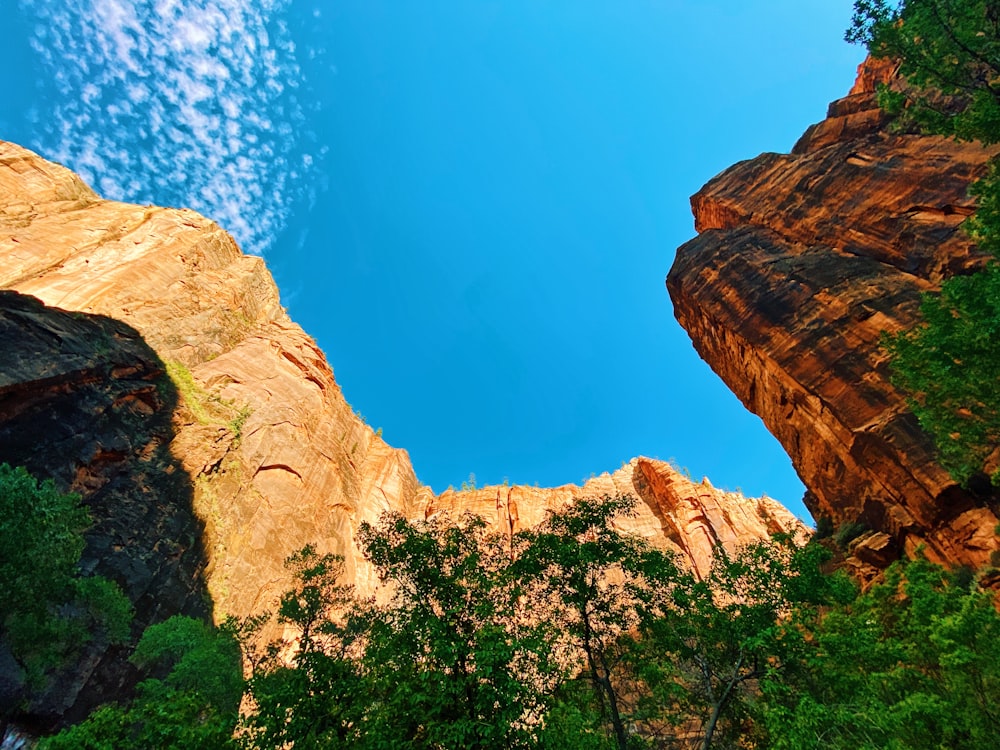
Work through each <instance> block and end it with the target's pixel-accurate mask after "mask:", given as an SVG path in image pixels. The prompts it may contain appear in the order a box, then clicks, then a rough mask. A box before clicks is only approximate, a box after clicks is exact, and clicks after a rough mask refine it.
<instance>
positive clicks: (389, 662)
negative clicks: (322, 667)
mask: <svg viewBox="0 0 1000 750" xmlns="http://www.w3.org/2000/svg"><path fill="white" fill-rule="evenodd" d="M359 540H360V542H361V546H362V549H363V550H364V551H365V554H366V556H367V557H368V559H369V560H370V561H371V563H372V564H373V565H374V566H375V568H376V570H377V571H378V573H379V577H380V579H381V580H382V581H383V582H387V583H390V584H391V585H392V588H393V591H394V592H395V594H394V598H393V601H392V602H391V603H390V604H389V605H388V606H386V607H374V608H372V609H371V612H370V617H371V628H372V629H371V631H370V636H369V639H368V643H367V649H366V653H365V656H364V664H365V670H366V674H367V675H368V676H369V678H370V679H371V681H372V688H373V690H374V695H375V696H377V697H376V703H375V706H373V711H372V713H371V714H370V718H369V722H368V739H369V741H370V742H373V743H374V746H376V747H380V746H384V747H400V748H403V747H405V748H484V749H485V748H494V747H506V748H522V747H532V746H533V743H534V734H535V728H536V726H537V722H538V719H539V717H540V716H541V715H542V713H543V711H544V698H545V695H546V693H547V692H548V691H549V690H551V687H552V685H553V681H554V678H556V677H557V676H558V673H557V668H556V666H555V665H554V664H553V663H552V645H551V644H552V627H551V624H550V623H548V622H545V621H539V620H538V619H537V618H536V617H532V616H531V613H530V601H529V600H528V599H527V598H526V594H527V592H526V590H525V588H524V583H523V581H521V580H519V579H518V578H517V577H516V576H512V575H511V574H510V572H511V571H510V561H511V557H512V555H514V554H515V550H514V548H513V547H512V546H511V540H510V539H509V538H508V537H507V536H505V535H493V534H488V533H487V532H486V526H485V523H484V522H483V521H482V519H480V518H478V517H475V516H464V517H463V518H462V519H461V520H460V521H459V522H457V523H453V522H451V521H450V520H449V519H447V518H446V517H436V518H433V519H430V520H428V521H424V522H420V523H412V522H409V521H406V520H405V519H403V518H402V517H400V516H398V515H392V514H389V515H386V516H384V517H383V518H382V519H381V520H380V522H379V524H378V525H377V526H372V525H368V524H365V525H363V526H362V528H361V531H360V533H359Z"/></svg>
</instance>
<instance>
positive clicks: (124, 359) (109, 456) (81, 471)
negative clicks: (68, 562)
mask: <svg viewBox="0 0 1000 750" xmlns="http://www.w3.org/2000/svg"><path fill="white" fill-rule="evenodd" d="M0 341H2V342H3V347H2V349H0V462H5V463H10V464H12V465H15V466H18V465H19V466H25V467H26V468H27V469H28V470H29V471H31V472H32V473H34V474H35V475H36V476H40V477H49V478H52V479H53V480H54V481H55V482H56V484H57V485H58V486H59V488H60V489H61V490H63V491H72V492H76V493H79V494H80V495H81V497H82V498H83V499H84V502H85V504H86V506H87V508H88V510H89V512H90V515H91V518H92V520H93V526H92V528H91V529H90V531H89V532H88V533H87V536H86V547H85V549H84V552H83V556H82V559H81V568H82V569H83V572H84V573H85V574H88V575H89V574H97V575H102V576H105V577H107V578H110V579H111V580H114V581H116V582H117V583H118V584H119V585H120V586H121V588H122V590H123V591H124V592H125V593H126V594H127V595H128V597H129V599H130V600H131V601H132V602H133V603H134V605H135V609H136V618H135V623H134V627H133V633H134V635H135V636H138V635H139V634H140V633H141V632H142V630H143V629H144V628H145V627H146V626H147V625H150V624H152V623H154V622H158V621H160V620H163V619H165V618H166V617H169V616H170V615H173V614H177V613H183V614H186V615H189V616H192V617H205V616H207V615H209V614H210V613H211V602H210V601H209V599H208V594H207V590H206V587H205V581H204V578H203V576H202V571H203V570H204V567H205V562H206V560H205V554H204V549H203V547H202V534H203V524H202V522H201V521H200V520H199V519H198V518H197V516H196V515H195V513H194V511H193V508H192V504H191V501H192V487H191V482H190V478H189V477H188V476H187V474H185V472H184V471H183V470H182V468H181V466H180V462H179V461H178V460H177V459H176V458H175V457H174V456H173V455H172V453H171V450H170V444H171V441H172V440H173V437H174V428H173V424H172V415H173V412H174V409H175V407H176V404H177V394H176V392H175V391H174V389H173V387H172V384H171V383H170V381H169V380H166V379H165V375H164V370H163V366H162V364H161V363H160V360H159V358H158V357H157V356H156V354H155V352H153V350H152V349H150V348H149V346H147V345H146V344H145V342H144V341H143V340H142V337H141V336H139V334H138V333H137V332H136V331H135V329H133V328H131V327H129V326H127V325H125V324H123V323H120V322H118V321H115V320H112V319H110V318H104V317H101V316H95V315H86V314H82V313H69V312H65V311H63V310H57V309H54V308H50V307H46V306H45V305H43V304H41V303H40V302H39V301H38V300H37V299H35V298H33V297H26V296H23V295H20V294H18V293H16V292H11V291H0ZM126 656H127V653H126V652H125V651H124V649H121V648H108V645H107V643H104V642H102V641H101V640H100V639H95V640H94V641H92V642H91V643H89V644H88V645H87V647H86V648H85V650H84V652H83V654H82V655H81V657H80V658H79V660H78V662H77V664H75V665H74V666H73V668H72V669H70V670H67V672H66V673H65V674H61V675H58V676H57V677H56V678H55V679H53V680H52V687H51V689H50V690H49V691H48V693H47V694H46V695H44V696H42V698H41V699H40V700H37V701H35V702H34V703H32V704H30V705H29V706H27V709H26V714H25V716H24V717H23V719H22V721H25V722H30V723H32V724H34V725H37V726H39V727H45V726H48V725H50V724H51V723H53V722H55V721H57V720H59V719H60V718H61V719H65V720H70V721H72V720H75V719H79V718H82V717H83V716H85V715H86V714H87V713H89V711H90V710H92V709H93V708H94V707H95V706H96V705H97V704H99V703H100V702H102V701H104V700H107V699H109V698H113V697H115V696H116V695H118V694H120V692H121V690H122V689H123V688H125V687H128V686H130V685H131V683H132V682H133V681H134V679H135V675H134V674H133V672H132V670H131V669H129V668H128V666H127V664H126V662H125V661H124V658H125V657H126ZM0 671H5V672H6V673H7V680H9V681H10V680H12V681H13V683H17V682H18V677H17V669H16V665H12V664H8V665H7V669H6V670H0ZM85 688H86V689H85ZM4 697H5V699H7V700H10V702H11V703H17V702H19V700H20V697H19V696H17V695H7V696H4Z"/></svg>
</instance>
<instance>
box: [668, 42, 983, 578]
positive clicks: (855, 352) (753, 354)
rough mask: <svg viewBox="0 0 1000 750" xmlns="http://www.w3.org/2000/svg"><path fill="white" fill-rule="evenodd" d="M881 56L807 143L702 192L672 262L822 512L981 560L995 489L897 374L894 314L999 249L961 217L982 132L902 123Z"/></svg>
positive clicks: (700, 343)
mask: <svg viewBox="0 0 1000 750" xmlns="http://www.w3.org/2000/svg"><path fill="white" fill-rule="evenodd" d="M893 75H894V71H893V69H892V66H890V65H887V64H886V63H874V62H872V61H868V62H866V63H865V64H863V65H862V66H861V67H860V68H859V75H858V80H857V83H856V84H855V87H854V88H853V89H852V90H851V93H850V94H849V95H848V96H847V97H845V98H844V99H841V100H839V101H836V102H834V103H833V104H831V105H830V109H829V113H828V116H827V119H826V120H824V121H823V122H821V123H819V124H818V125H814V126H813V127H811V128H810V129H809V130H808V131H807V132H806V133H805V135H803V137H802V138H801V139H800V140H799V142H798V143H797V144H796V145H795V147H794V149H793V150H792V153H791V154H762V155H761V156H759V157H757V158H756V159H752V160H749V161H745V162H741V163H739V164H736V165H735V166H733V167H731V168H730V169H728V170H726V171H725V172H723V173H722V174H720V175H719V176H717V177H715V178H714V179H713V180H711V181H710V182H709V183H708V184H707V185H705V186H704V187H703V188H702V189H701V190H700V191H699V192H698V193H697V194H696V195H695V196H693V197H692V199H691V205H692V210H693V212H694V216H695V228H696V229H697V231H698V232H699V235H698V237H696V238H695V239H693V240H691V241H690V242H688V243H686V244H685V245H683V246H682V247H681V248H679V249H678V251H677V257H676V259H675V261H674V264H673V267H672V268H671V270H670V273H669V275H668V277H667V288H668V290H669V292H670V297H671V300H672V301H673V304H674V310H675V315H676V317H677V320H678V321H679V322H680V324H681V325H682V326H683V327H684V328H685V329H686V330H687V331H688V333H689V335H690V336H691V339H692V342H693V343H694V346H695V348H696V349H697V350H698V353H699V354H700V355H701V356H702V358H703V359H705V360H706V361H707V362H708V364H709V365H710V366H711V367H712V369H713V370H715V372H716V373H717V374H718V375H719V376H720V377H721V378H722V379H723V380H724V381H725V382H726V384H727V385H728V386H729V387H730V388H731V389H732V390H733V391H734V392H735V393H736V395H737V396H738V397H739V398H740V399H741V400H742V402H743V403H744V404H745V405H746V406H747V408H748V409H750V410H751V411H753V412H754V413H755V414H758V415H759V416H760V417H761V418H762V419H763V420H764V423H765V424H766V425H767V427H768V429H769V430H770V431H771V432H772V433H773V434H774V435H775V436H776V437H777V438H778V440H779V441H780V442H781V443H782V445H783V446H784V447H785V449H786V450H787V451H788V453H789V455H790V456H791V458H792V462H793V464H794V466H795V468H796V470H797V472H798V473H799V476H800V477H801V478H802V480H803V482H804V484H805V485H806V487H807V488H808V493H807V496H806V502H807V505H808V506H809V508H810V510H811V512H812V513H813V515H814V516H817V517H819V516H826V517H829V518H830V519H832V520H833V521H834V522H835V523H843V522H855V521H860V522H861V523H863V524H865V525H867V526H869V527H870V528H872V529H874V530H877V531H879V532H881V533H882V534H883V537H880V544H881V545H882V553H883V559H884V560H888V559H891V557H892V556H894V555H898V554H899V553H900V552H901V551H903V550H908V551H910V552H912V551H914V550H915V549H916V548H917V547H918V546H924V547H925V548H926V550H927V554H928V556H929V557H931V558H932V559H935V560H939V561H943V562H948V563H952V564H960V565H981V564H984V563H985V562H987V560H988V559H989V555H990V553H991V552H992V551H993V550H994V549H996V546H997V540H996V537H995V535H994V532H993V529H994V526H995V525H996V522H997V519H996V517H995V515H994V513H993V512H992V511H991V510H990V509H989V502H990V499H989V498H985V497H979V496H975V495H974V494H973V493H970V492H967V491H965V490H963V489H962V488H961V487H959V486H957V485H956V484H955V483H954V482H953V481H952V480H951V478H950V477H949V476H948V474H947V473H946V472H945V471H944V470H943V469H942V468H941V467H940V466H939V465H938V464H937V462H936V461H935V456H934V449H933V444H932V443H931V441H930V440H929V438H928V437H927V436H926V435H925V434H924V433H923V432H922V431H921V430H920V428H919V426H918V424H917V422H916V420H915V418H914V417H913V415H912V414H911V413H910V412H909V411H908V410H907V408H906V406H905V401H904V398H903V396H902V395H901V394H900V393H898V392H897V391H896V390H895V389H894V388H893V387H892V386H891V385H890V383H889V381H888V367H887V361H886V356H885V353H884V351H883V350H882V349H881V347H880V346H879V337H880V335H881V334H882V332H883V331H889V332H894V331H898V330H900V329H902V328H907V327H910V326H912V325H913V324H914V323H915V322H916V321H917V320H918V307H919V298H920V293H921V292H926V291H932V290H935V289H937V288H938V287H939V284H940V281H941V279H942V278H943V277H946V276H949V275H952V274H956V273H968V272H969V271H971V270H973V269H975V268H978V267H980V266H981V264H982V263H983V260H984V259H983V256H982V254H981V253H979V252H978V251H977V250H976V248H975V247H974V246H973V244H972V243H971V242H970V240H969V238H968V237H967V236H966V235H965V234H964V233H963V232H962V231H961V229H960V225H961V223H962V221H963V220H964V219H965V218H966V217H967V216H969V215H970V214H972V213H973V211H974V209H975V205H974V202H973V200H972V199H971V198H970V197H969V196H968V193H967V189H968V186H969V184H970V183H971V182H972V181H973V180H975V179H977V178H978V177H979V176H981V175H982V174H983V172H984V168H985V163H986V161H987V159H988V158H989V156H990V155H991V152H988V151H987V150H985V149H984V148H983V147H982V146H981V145H980V144H975V143H958V142H955V141H951V140H947V139H944V138H940V137H931V136H923V135H917V134H905V133H894V132H890V131H889V129H888V128H887V118H886V116H885V115H884V114H883V113H882V112H881V111H880V110H879V109H878V106H877V103H876V101H875V96H874V91H875V86H876V84H877V83H879V82H880V81H890V80H893V78H892V77H893Z"/></svg>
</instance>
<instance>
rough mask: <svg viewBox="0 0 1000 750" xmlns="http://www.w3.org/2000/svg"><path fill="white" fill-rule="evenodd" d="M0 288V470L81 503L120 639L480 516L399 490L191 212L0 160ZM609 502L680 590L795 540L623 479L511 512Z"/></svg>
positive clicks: (755, 514)
mask: <svg viewBox="0 0 1000 750" xmlns="http://www.w3.org/2000/svg"><path fill="white" fill-rule="evenodd" d="M0 289H7V290H8V291H7V292H5V293H4V294H3V296H0V302H4V303H5V304H7V307H6V308H0V314H2V315H3V316H4V317H0V323H2V325H3V326H5V328H4V329H3V343H4V345H3V347H2V349H0V461H9V462H11V463H15V464H20V463H23V464H27V465H28V467H29V468H30V469H31V470H32V471H34V472H35V473H36V474H37V475H39V476H41V477H52V478H54V479H55V481H56V482H57V483H58V484H59V486H60V487H61V488H63V489H72V490H75V491H78V492H80V493H81V494H82V495H83V497H84V501H85V502H86V503H87V504H88V505H89V506H90V507H91V509H92V511H93V513H94V517H95V519H96V520H97V523H96V524H95V526H94V529H92V530H91V532H89V534H88V546H87V552H86V556H85V560H84V565H85V567H86V568H88V569H96V570H97V571H99V572H101V573H104V574H105V575H109V576H110V577H111V578H113V579H115V580H117V581H119V582H121V583H122V584H123V585H124V586H125V588H126V591H127V592H128V593H129V594H130V595H131V596H132V597H133V599H134V600H135V601H136V604H137V608H138V610H139V620H138V623H137V632H138V629H139V628H141V626H144V625H145V624H148V623H149V622H153V621H157V620H160V619H164V618H165V617H167V616H169V615H171V614H174V613H175V612H187V613H189V614H198V613H199V612H200V611H201V612H208V611H209V610H210V611H211V612H212V614H213V615H214V617H215V618H216V619H221V618H222V617H224V616H225V615H230V614H232V615H237V616H243V615H247V614H250V613H257V612H260V611H262V610H264V609H273V607H274V606H275V604H276V601H277V599H278V597H279V596H280V594H281V593H283V592H284V591H285V590H286V589H287V587H288V585H289V578H288V575H287V573H286V571H285V570H284V567H283V561H284V560H285V558H286V557H287V556H289V555H290V554H291V553H292V552H294V551H297V550H299V549H301V548H302V547H303V546H304V545H305V544H310V543H311V544H315V545H316V547H317V549H318V551H319V552H320V553H327V552H332V553H336V554H340V555H343V556H344V557H345V561H346V562H345V566H346V573H347V577H348V579H349V581H351V582H353V583H355V584H356V585H357V587H358V589H359V590H360V591H361V592H362V593H365V594H367V593H371V592H372V591H373V590H374V587H375V584H376V580H375V577H374V573H373V571H372V569H371V567H370V566H369V565H368V564H367V563H366V562H365V561H364V559H363V558H362V556H361V555H360V553H359V551H358V550H357V547H356V545H355V541H354V538H355V533H356V531H357V529H358V526H359V525H360V524H361V523H362V522H363V521H366V520H367V521H375V520H377V518H378V517H379V516H380V515H381V513H382V512H383V511H386V510H393V511H398V512H400V513H402V514H403V515H405V516H407V517H409V518H423V517H426V516H427V515H428V514H430V513H434V512H437V511H439V510H444V509H447V510H451V511H454V512H455V513H461V512H462V511H464V510H472V511H474V512H482V513H483V514H484V515H486V516H487V517H488V518H495V517H496V513H497V508H496V499H495V497H494V496H495V494H496V491H495V490H493V489H491V490H484V491H478V492H472V493H445V494H444V495H442V496H441V497H439V498H435V497H434V496H433V493H432V492H431V490H430V489H429V488H427V487H424V486H422V485H420V484H419V482H418V481H417V479H416V476H415V475H414V471H413V468H412V466H411V465H410V461H409V458H408V456H407V454H406V452H405V451H402V450H398V449H394V448H392V447H390V446H389V445H387V444H386V443H385V442H383V441H382V439H381V438H380V437H379V436H377V435H376V434H375V433H374V432H373V431H372V429H371V428H370V427H368V426H367V425H366V424H364V423H363V422H362V421H361V420H360V419H359V418H358V416H357V415H356V414H355V413H354V412H353V411H352V409H351V407H350V406H349V404H348V403H347V402H346V401H345V400H344V397H343V395H342V393H341V392H340V389H339V387H338V386H337V384H336V382H335V381H334V377H333V372H332V371H331V369H330V367H329V365H328V364H327V362H326V359H325V358H324V356H323V353H322V352H321V351H320V350H319V349H318V348H317V346H316V344H315V342H314V341H313V340H312V339H311V338H310V337H309V336H307V335H306V334H305V333H304V332H303V331H302V329H301V328H299V327H298V326H297V325H295V324H294V323H293V322H292V321H291V320H290V319H289V318H288V316H287V315H286V313H285V311H284V309H283V308H282V307H281V304H280V301H279V297H278V291H277V289H276V288H275V285H274V282H273V281H272V279H271V276H270V274H269V273H268V272H267V270H266V268H265V266H264V263H263V261H262V260H261V259H260V258H256V257H250V256H246V255H243V254H242V253H241V252H240V251H239V249H238V248H237V247H236V245H235V244H234V243H233V241H232V239H231V238H230V237H229V236H228V235H227V234H226V233H225V232H223V231H222V230H221V229H220V228H219V227H218V226H217V225H215V224H214V223H212V222H211V221H209V220H207V219H205V218H203V217H201V216H199V215H197V214H195V213H193V212H191V211H185V210H172V209H163V208H156V207H142V206H134V205H128V204H123V203H116V202H112V201H105V200H102V199H100V198H99V197H98V196H96V195H95V194H94V193H93V192H92V191H91V190H90V189H89V188H87V187H86V186H85V185H84V184H83V183H82V182H81V181H80V180H79V178H77V177H76V176H75V175H74V174H72V173H71V172H69V171H68V170H66V169H64V168H62V167H60V166H58V165H55V164H52V163H50V162H47V161H45V160H44V159H42V158H40V157H39V156H37V155H36V154H33V153H31V152H29V151H27V150H25V149H22V148H20V147H18V146H15V145H13V144H9V143H3V142H0ZM29 295H30V296H29ZM32 298H37V299H32ZM29 412H30V413H29ZM69 412H72V415H71V416H72V418H67V417H66V416H65V415H66V414H68V413H69ZM618 491H621V492H630V493H634V494H636V495H637V496H638V497H639V498H640V500H641V505H640V511H641V512H640V515H639V516H638V518H636V519H634V521H633V522H631V523H630V524H629V528H630V529H633V528H634V530H636V531H638V532H639V533H642V534H643V535H644V536H647V537H648V538H650V539H653V540H657V543H659V544H663V545H668V546H671V547H673V548H675V549H678V550H681V551H682V552H684V553H686V554H688V555H689V556H690V557H691V559H692V561H693V564H694V565H695V566H696V567H698V568H699V569H704V568H705V566H707V564H708V559H709V555H710V552H711V548H712V545H713V544H714V543H716V542H722V543H723V544H726V545H728V546H731V547H732V546H735V545H737V544H739V543H742V542H747V541H751V540H752V539H757V538H759V537H761V536H764V535H767V534H768V533H770V532H772V531H775V530H789V529H796V530H801V528H802V527H801V525H800V524H798V523H797V522H796V521H795V519H794V518H792V517H791V516H790V515H789V514H788V513H787V511H784V510H783V509H782V508H781V507H780V506H778V505H777V504H775V503H773V502H771V501H769V500H766V499H762V500H748V499H746V498H743V497H741V496H738V495H733V494H730V493H721V492H718V491H716V490H714V489H712V488H711V487H709V486H708V485H707V484H694V483H691V482H689V481H688V480H686V479H684V478H683V477H681V476H680V475H678V474H677V473H676V472H674V471H673V470H671V469H670V468H669V467H667V466H666V465H665V464H661V463H658V462H653V461H647V460H644V459H640V460H637V461H634V462H633V463H632V464H630V465H628V466H626V467H625V468H623V469H622V470H621V471H619V472H616V473H615V474H614V475H611V476H607V475H605V476H602V477H600V478H598V479H595V480H593V481H592V482H589V483H588V484H587V485H586V486H585V487H583V488H577V487H561V488H556V489H554V490H537V489H528V488H514V489H513V490H511V499H512V500H513V502H514V505H515V506H516V508H517V509H518V513H519V514H520V516H519V518H520V521H519V523H521V524H524V523H533V522H535V521H536V520H540V519H541V518H542V517H543V515H544V511H545V510H546V509H549V508H555V507H558V506H559V504H560V503H563V502H566V501H568V500H571V499H572V498H574V497H577V496H579V495H581V494H591V493H592V494H604V493H605V492H608V493H614V492H618ZM506 492H507V490H506V489H505V490H504V493H506ZM503 499H504V501H505V502H506V500H507V496H506V494H504V497H503ZM505 507H508V508H509V507H510V506H505ZM508 522H509V519H508ZM206 592H207V595H205V593H206ZM104 656H105V659H104V660H105V662H106V663H107V664H110V665H111V666H108V667H107V668H104V667H102V668H101V669H103V670H104V671H101V670H98V669H96V668H95V669H93V670H90V673H93V674H95V675H97V674H100V675H105V677H102V678H101V679H103V680H104V682H103V683H102V687H100V689H98V687H97V686H96V683H95V681H94V680H90V682H88V681H87V677H86V675H84V676H83V677H81V679H80V680H77V681H76V682H74V683H73V684H72V685H69V684H67V685H66V686H65V688H66V689H65V691H64V694H63V695H61V696H60V697H59V698H58V700H56V699H55V698H53V700H52V701H50V709H51V711H52V713H53V715H58V714H59V713H60V712H62V713H63V715H64V716H67V717H70V718H72V716H71V715H70V714H67V713H65V709H66V706H77V707H78V708H79V707H80V706H84V707H86V706H89V705H92V704H93V703H94V702H95V700H99V699H101V698H106V697H108V696H109V695H113V694H114V692H115V690H116V689H118V687H120V683H121V681H120V680H119V682H115V680H116V679H117V678H116V677H115V675H116V674H119V673H120V672H119V673H116V672H115V668H117V669H119V671H120V670H122V669H123V658H124V656H127V650H125V649H122V650H119V651H118V652H113V653H111V652H109V653H107V654H105V655H104ZM94 658H95V659H97V660H100V658H101V657H100V655H99V654H98V655H95V657H94ZM88 674H89V673H88ZM94 679H96V678H94ZM56 704H58V705H56ZM53 706H55V708H53Z"/></svg>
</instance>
